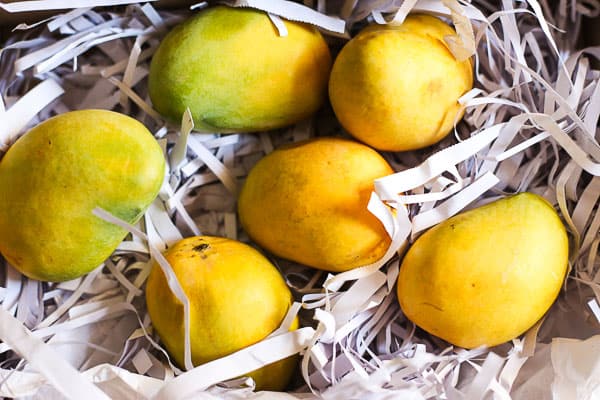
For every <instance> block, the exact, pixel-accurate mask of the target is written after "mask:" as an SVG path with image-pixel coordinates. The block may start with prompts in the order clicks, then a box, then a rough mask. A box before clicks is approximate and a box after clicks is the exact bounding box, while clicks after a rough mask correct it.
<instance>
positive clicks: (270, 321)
mask: <svg viewBox="0 0 600 400" xmlns="http://www.w3.org/2000/svg"><path fill="white" fill-rule="evenodd" d="M165 258H166V259H167V260H168V261H169V264H170V265H171V267H172V268H173V271H174V272H175V275H176V276H177V278H178V280H179V283H180V284H181V286H182V289H183V291H184V292H185V294H186V296H187V298H188V300H189V302H190V337H191V352H192V362H193V364H194V365H196V366H197V365H200V364H204V363H206V362H209V361H212V360H215V359H217V358H221V357H224V356H226V355H229V354H231V353H233V352H235V351H237V350H240V349H242V348H244V347H247V346H250V345H251V344H254V343H256V342H259V341H261V340H262V339H264V338H265V337H267V336H268V335H269V334H270V333H271V332H273V331H274V330H275V329H277V328H278V327H279V325H280V324H281V322H282V321H283V318H284V317H285V315H286V313H287V311H288V309H289V307H290V305H291V303H292V295H291V292H290V290H289V288H288V287H287V285H286V284H285V281H284V280H283V278H282V277H281V275H280V273H279V271H278V270H277V269H276V268H275V266H274V265H273V264H271V262H270V261H269V260H268V259H267V258H265V257H264V256H263V255H262V254H261V253H259V252H258V251H257V250H255V249H254V248H252V247H250V246H248V245H246V244H244V243H242V242H238V241H235V240H231V239H226V238H220V237H213V236H195V237H190V238H186V239H183V240H181V241H179V242H177V243H176V244H175V245H174V246H173V247H171V248H170V249H169V250H168V251H167V252H166V253H165ZM146 304H147V306H148V313H149V315H150V318H151V320H152V325H153V327H154V329H155V330H156V332H157V333H158V335H159V336H160V338H161V340H162V342H163V343H164V345H165V347H166V349H167V351H168V352H169V354H170V355H171V356H172V357H173V359H174V360H175V361H176V362H177V363H178V364H179V365H183V364H184V362H183V357H184V335H185V332H184V324H183V305H182V304H181V303H180V302H179V300H177V298H176V297H175V296H174V295H173V293H172V292H171V290H170V289H169V287H168V284H167V280H166V279H165V276H164V274H163V272H162V270H161V269H160V267H159V266H158V265H155V266H154V267H153V268H152V271H151V273H150V276H149V277H148V282H147V284H146ZM297 327H298V321H297V319H296V321H295V322H294V325H293V326H292V329H296V328H297ZM296 361H297V359H296V357H293V356H292V357H289V358H286V359H283V360H281V361H278V362H275V363H273V364H269V365H266V366H265V367H263V368H261V369H259V370H256V371H253V372H252V373H250V374H249V375H250V376H251V377H252V378H253V379H254V380H255V382H256V389H257V390H283V389H284V388H285V386H286V385H287V383H288V382H289V380H290V379H291V377H292V374H293V372H294V370H295V368H296Z"/></svg>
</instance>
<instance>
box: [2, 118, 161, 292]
mask: <svg viewBox="0 0 600 400" xmlns="http://www.w3.org/2000/svg"><path fill="white" fill-rule="evenodd" d="M164 169H165V161H164V156H163V153H162V150H161V148H160V146H159V145H158V143H157V142H156V140H155V139H154V137H153V136H152V134H151V133H150V132H149V131H148V130H147V129H146V127H145V126H144V125H142V124H141V123H140V122H138V121H136V120H135V119H133V118H130V117H128V116H125V115H123V114H119V113H116V112H111V111H104V110H82V111H72V112H68V113H65V114H61V115H59V116H56V117H53V118H50V119H48V120H46V121H44V122H42V123H41V124H39V125H37V126H36V127H34V128H33V129H31V130H30V131H29V132H27V133H25V134H24V135H23V136H22V137H20V138H19V139H18V140H17V141H16V142H15V143H14V144H13V145H12V146H11V147H10V148H9V150H8V151H7V153H6V154H5V155H4V157H3V158H2V160H0V253H1V254H2V255H3V256H4V257H5V258H6V259H7V260H8V261H9V262H10V263H11V264H12V265H13V266H14V267H15V268H17V269H18V270H20V271H21V272H22V273H23V274H25V275H27V276H28V277H30V278H34V279H39V280H44V281H64V280H69V279H73V278H76V277H78V276H81V275H83V274H86V273H87V272H89V271H91V270H92V269H94V268H96V267H97V266H99V265H100V264H101V263H102V262H103V261H104V260H105V259H106V258H107V257H108V256H109V255H110V254H111V253H112V252H113V250H114V249H115V248H116V247H117V246H118V244H119V243H120V242H121V241H122V240H123V238H124V237H125V235H126V231H125V230H123V229H122V228H119V227H117V226H115V225H113V224H110V223H108V222H105V221H103V220H102V219H100V218H99V217H96V216H95V215H93V214H92V210H93V209H94V208H95V207H101V208H103V209H105V210H107V211H109V212H110V213H112V214H113V215H115V216H117V217H119V218H121V219H123V220H126V221H128V222H131V223H133V222H135V221H137V220H138V219H139V218H140V217H141V216H142V214H143V213H144V210H145V209H146V208H147V207H148V205H149V204H150V203H151V202H152V201H153V200H154V198H155V197H156V195H157V193H158V190H159V189H160V186H161V184H162V181H163V177H164Z"/></svg>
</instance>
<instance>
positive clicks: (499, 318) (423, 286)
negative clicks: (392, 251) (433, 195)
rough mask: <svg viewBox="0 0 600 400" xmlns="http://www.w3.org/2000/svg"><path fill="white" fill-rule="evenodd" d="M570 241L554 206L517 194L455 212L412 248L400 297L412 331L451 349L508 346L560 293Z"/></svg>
mask: <svg viewBox="0 0 600 400" xmlns="http://www.w3.org/2000/svg"><path fill="white" fill-rule="evenodd" d="M568 247H569V243H568V237H567V233H566V230H565V227H564V225H563V224H562V222H561V220H560V218H559V216H558V214H557V213H556V212H555V211H554V209H553V208H552V206H551V205H550V204H549V203H548V202H546V200H544V199H543V198H542V197H539V196H537V195H535V194H531V193H521V194H518V195H515V196H512V197H508V198H505V199H501V200H498V201H495V202H493V203H490V204H487V205H484V206H482V207H479V208H476V209H473V210H470V211H466V212H464V213H462V214H459V215H456V216H454V217H452V218H450V219H448V220H446V221H445V222H442V223H440V224H439V225H437V226H435V227H433V228H431V229H429V230H428V231H427V232H425V233H424V234H423V235H422V236H420V237H419V238H418V239H417V240H416V241H415V242H414V244H413V245H412V246H411V247H410V249H409V250H408V252H407V254H406V255H405V257H404V260H403V261H402V265H401V267H400V275H399V277H398V299H399V301H400V306H401V308H402V310H403V312H404V313H405V315H406V316H407V317H408V318H409V319H410V320H412V321H413V322H414V323H415V324H416V325H417V326H419V327H421V328H423V329H424V330H426V331H428V332H429V333H431V334H433V335H435V336H438V337H440V338H442V339H444V340H446V341H448V342H450V343H452V344H454V345H457V346H460V347H465V348H475V347H479V346H484V345H485V346H495V345H498V344H501V343H504V342H506V341H509V340H511V339H513V338H515V337H517V336H519V335H520V334H522V333H523V332H525V331H526V330H527V329H529V328H530V327H531V326H533V325H534V324H535V323H536V322H537V321H538V320H539V319H540V318H541V317H542V316H543V315H544V314H545V313H546V311H547V310H548V309H549V308H550V306H551V305H552V303H553V302H554V300H555V299H556V297H557V296H558V294H559V292H560V289H561V286H562V284H563V280H564V278H565V274H566V271H567V265H568Z"/></svg>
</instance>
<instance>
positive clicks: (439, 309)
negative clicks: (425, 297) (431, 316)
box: [421, 302, 444, 312]
mask: <svg viewBox="0 0 600 400" xmlns="http://www.w3.org/2000/svg"><path fill="white" fill-rule="evenodd" d="M421 304H423V305H425V306H429V307H432V308H435V309H436V310H438V311H441V312H444V309H443V308H442V307H440V306H436V305H435V304H431V303H427V302H423V303H421Z"/></svg>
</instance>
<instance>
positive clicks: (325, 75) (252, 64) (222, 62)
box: [148, 6, 331, 132]
mask: <svg viewBox="0 0 600 400" xmlns="http://www.w3.org/2000/svg"><path fill="white" fill-rule="evenodd" d="M284 23H285V26H286V28H287V30H288V36H285V37H280V36H279V35H278V33H277V30H276V29H275V27H274V25H273V23H272V22H271V21H270V19H269V17H268V16H267V14H266V13H264V12H261V11H257V10H253V9H247V8H232V7H226V6H215V7H211V8H208V9H206V10H203V11H201V12H199V13H198V14H197V15H195V16H193V17H191V18H190V19H188V20H186V21H184V22H183V23H182V24H180V25H178V26H176V27H175V28H174V29H173V30H172V31H171V32H169V34H167V36H166V37H165V38H164V40H163V41H162V42H161V44H160V46H159V48H158V50H157V51H156V53H155V54H154V57H153V58H152V62H151V66H150V74H149V77H148V89H149V94H150V98H151V100H152V104H153V106H154V108H155V109H156V110H157V111H158V112H159V113H160V114H162V115H163V116H164V117H165V118H167V119H168V120H170V121H172V122H175V123H178V122H179V121H180V120H181V116H182V114H183V112H184V111H185V109H186V107H189V108H190V111H191V112H192V116H193V118H194V122H195V125H196V129H197V130H199V131H202V130H206V131H215V130H217V131H220V132H236V131H258V130H268V129H274V128H279V127H283V126H286V125H290V124H293V123H296V122H298V121H300V120H302V119H305V118H308V117H309V116H310V115H312V114H313V113H314V112H315V111H316V110H317V109H318V108H319V107H320V106H321V105H322V104H323V103H324V101H325V99H326V96H327V82H328V79H329V71H330V69H331V54H330V52H329V48H328V46H327V44H326V43H325V40H324V39H323V37H322V36H321V34H320V33H319V31H318V30H316V29H315V28H314V27H312V26H310V25H305V24H301V23H297V22H291V21H284Z"/></svg>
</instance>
